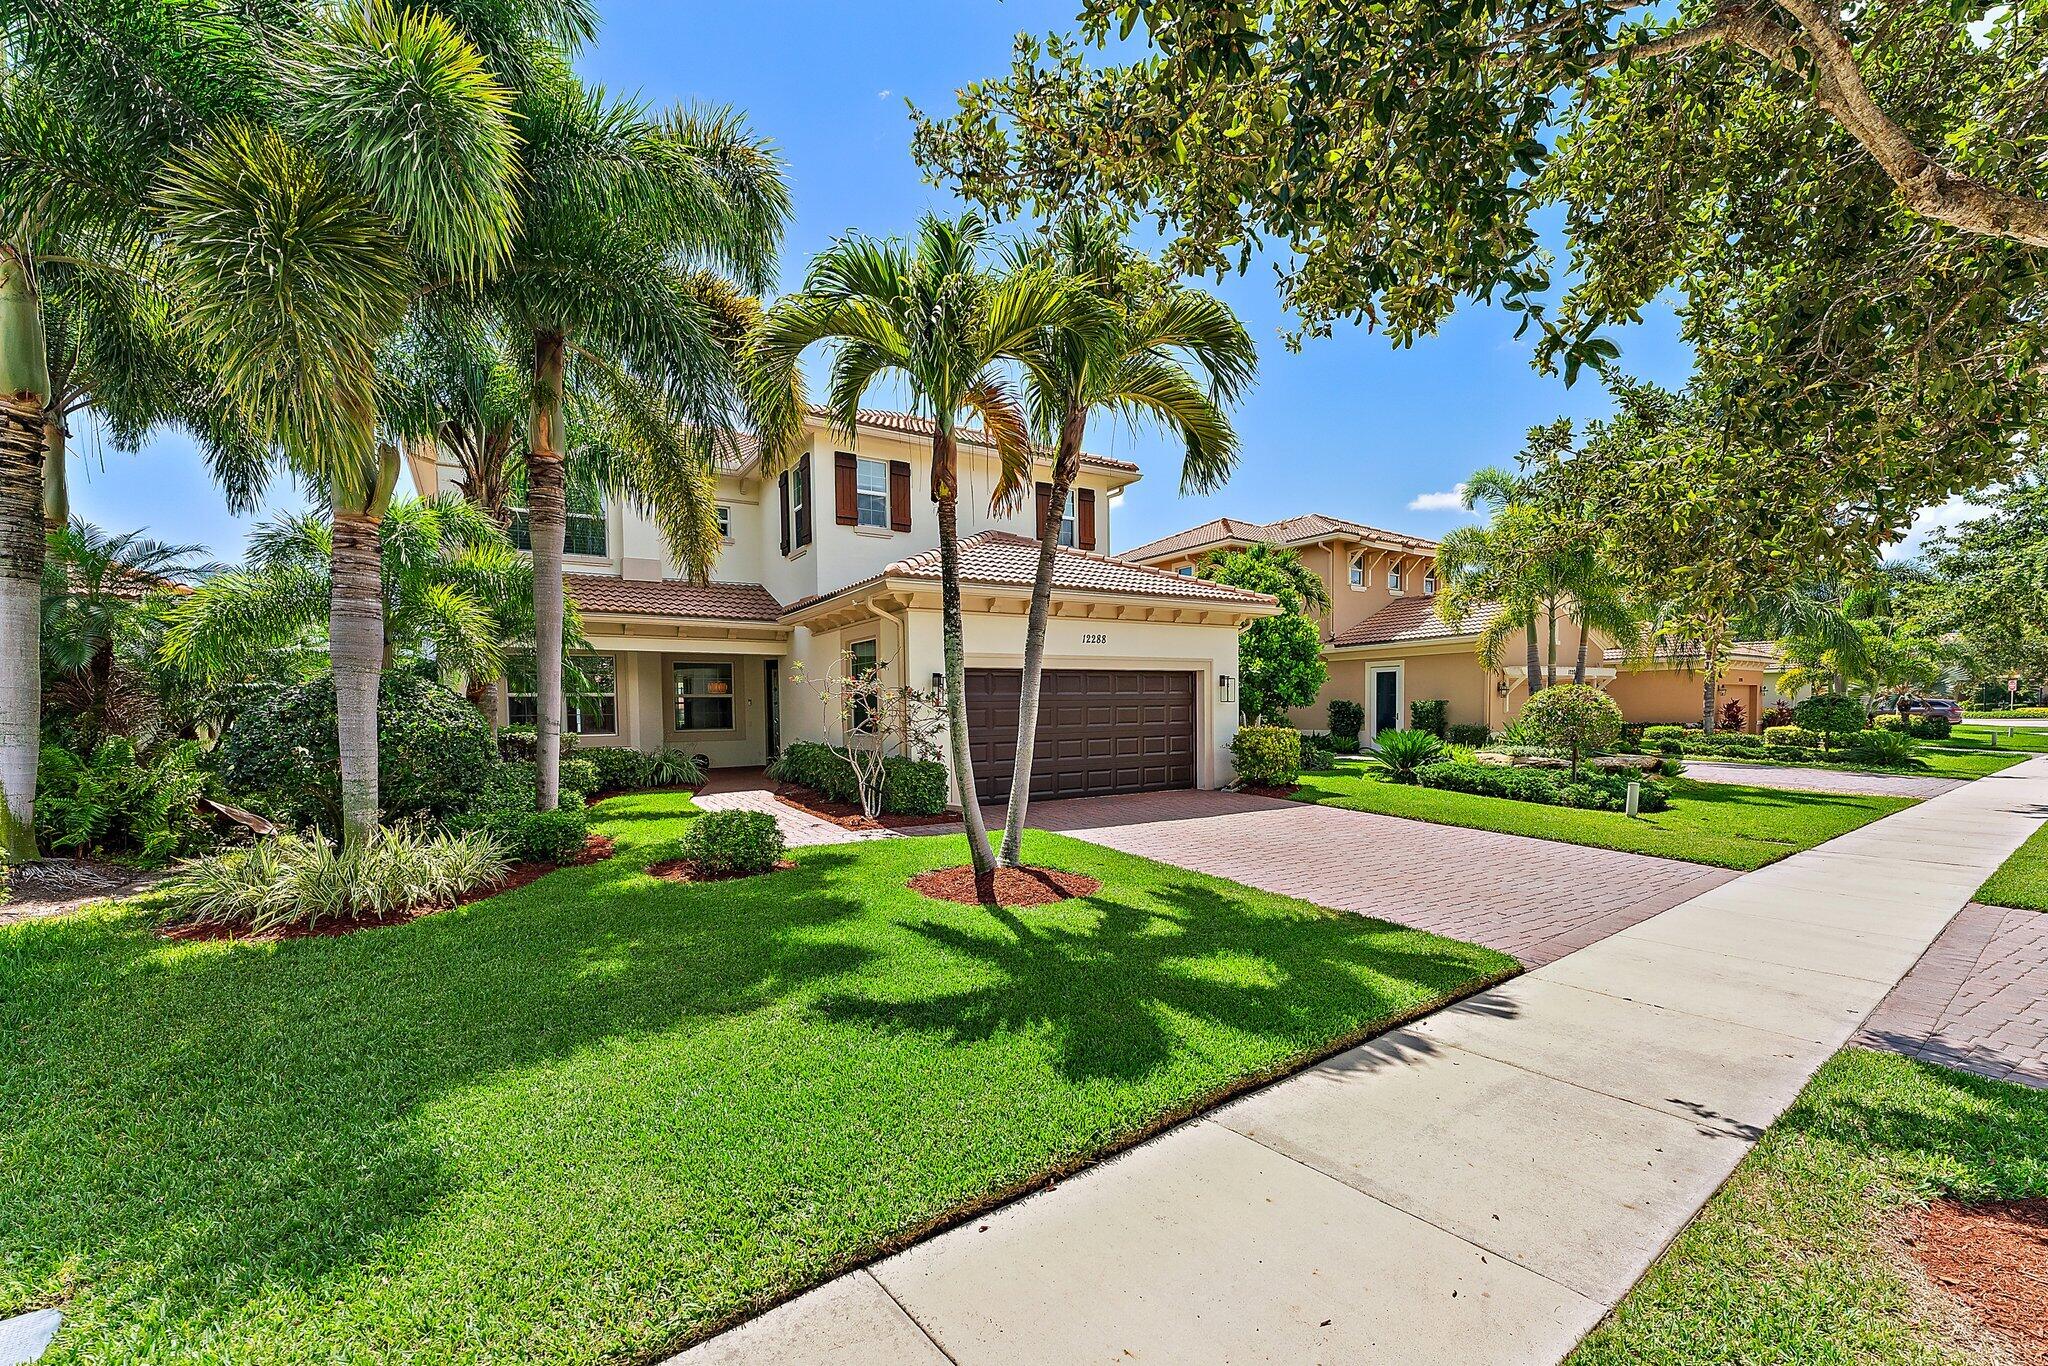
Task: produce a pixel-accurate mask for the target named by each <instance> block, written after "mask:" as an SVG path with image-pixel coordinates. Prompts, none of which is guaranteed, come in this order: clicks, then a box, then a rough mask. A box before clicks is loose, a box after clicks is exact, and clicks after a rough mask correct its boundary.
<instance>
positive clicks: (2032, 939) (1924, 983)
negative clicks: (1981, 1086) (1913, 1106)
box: [1856, 901, 2048, 1087]
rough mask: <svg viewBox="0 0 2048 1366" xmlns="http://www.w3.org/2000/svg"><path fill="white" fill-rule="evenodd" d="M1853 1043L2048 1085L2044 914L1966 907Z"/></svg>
mask: <svg viewBox="0 0 2048 1366" xmlns="http://www.w3.org/2000/svg"><path fill="white" fill-rule="evenodd" d="M1856 1042H1857V1043H1859V1044H1861V1045H1863V1046H1864V1047H1865V1048H1887V1049H1890V1050H1891V1051H1892V1052H1894V1053H1903V1054H1905V1055H1906V1056H1907V1057H1909V1058H1918V1059H1919V1060H1920V1061H1922V1062H1931V1063H1939V1064H1940V1065H1941V1066H1943V1067H1955V1068H1960V1069H1961V1070H1963V1071H1965V1072H1974V1073H1976V1074H1977V1075H1978V1076H1982V1077H1990V1078H1991V1079H1992V1080H1994V1081H2013V1082H2020V1083H2022V1084H2024V1085H2027V1086H2039V1087H2048V912H2042V911H2022V910H2012V909H2009V908H2007V907H2004V906H1984V905H1980V904H1978V903H1977V902H1974V901H1973V902H1971V903H1970V904H1969V905H1967V906H1965V907H1964V908H1963V909H1962V911H1961V912H1960V913H1958V914H1957V916H1956V918H1955V919H1954V920H1952V921H1950V922H1949V926H1948V928H1947V929H1946V930H1944V931H1942V935H1941V938H1939V939H1937V940H1935V941H1934V946H1933V947H1932V948H1930V949H1928V950H1927V952H1926V953H1925V954H1923V955H1921V958H1920V961H1919V962H1918V963H1915V964H1914V965H1913V970H1912V971H1911V972H1909V973H1907V974H1906V979H1905V980H1904V981H1903V982H1900V983H1899V984H1898V986H1896V987H1894V988H1893V989H1892V992H1891V994H1890V995H1889V996H1887V997H1885V998H1884V1003H1883V1004H1882V1005H1880V1006H1879V1007H1878V1008H1877V1009H1876V1011H1874V1012H1873V1013H1872V1014H1871V1017H1870V1021H1869V1023H1868V1024H1866V1025H1865V1026H1864V1028H1863V1032H1862V1033H1861V1034H1859V1035H1858V1036H1857V1038H1856Z"/></svg>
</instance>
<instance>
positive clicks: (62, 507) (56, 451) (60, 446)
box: [43, 406, 71, 531]
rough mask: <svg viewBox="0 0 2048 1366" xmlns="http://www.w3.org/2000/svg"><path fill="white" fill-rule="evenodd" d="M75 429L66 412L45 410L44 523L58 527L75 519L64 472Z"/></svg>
mask: <svg viewBox="0 0 2048 1366" xmlns="http://www.w3.org/2000/svg"><path fill="white" fill-rule="evenodd" d="M70 437H71V432H70V429H69V428H67V427H66V426H65V425H64V415H63V414H62V413H59V412H58V411H57V410H56V409H54V408H51V407H48V406H46V407H44V409H43V525H44V526H45V527H47V528H48V529H49V530H51V531H55V530H57V529H58V528H59V527H62V526H64V525H65V524H66V523H68V522H69V521H70V520H71V485H70V483H69V482H68V481H67V479H66V477H65V473H64V456H65V449H66V447H67V446H68V445H69V444H70Z"/></svg>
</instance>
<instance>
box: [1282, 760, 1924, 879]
mask: <svg viewBox="0 0 2048 1366" xmlns="http://www.w3.org/2000/svg"><path fill="white" fill-rule="evenodd" d="M1666 781H1668V782H1669V785H1670V788H1671V806H1670V809H1668V810H1665V811H1659V812H1657V813H1656V814H1654V815H1646V816H1637V817H1636V818H1635V819H1633V820H1631V819H1629V818H1628V817H1627V816H1624V815H1622V814H1621V813H1620V812H1618V811H1576V810H1573V809H1571V808H1569V807H1562V806H1539V805H1537V804H1536V803H1534V802H1517V801H1509V800H1508V799H1506V798H1503V797H1479V796H1474V795H1472V794H1471V793H1468V792H1440V791H1436V790H1434V789H1431V788H1426V787H1409V786H1405V785H1403V784H1400V783H1392V782H1388V781H1386V780H1385V779H1383V778H1381V777H1379V776H1378V775H1377V774H1376V773H1375V772H1374V771H1373V770H1371V769H1369V768H1367V767H1366V766H1365V765H1363V764H1356V763H1340V764H1339V765H1338V766H1337V768H1336V769H1335V770H1333V771H1330V772H1325V773H1304V774H1302V775H1301V792H1300V793H1299V794H1298V799H1299V800H1302V801H1314V802H1321V803H1323V804H1324V805H1327V806H1345V807H1350V808H1351V809H1352V810H1355V811H1377V812H1380V813H1382V814H1383V815H1388V816H1406V817H1408V818H1409V819H1411V820H1421V821H1435V822H1437V823H1438V824H1440V825H1462V826H1468V827H1470V828H1472V829H1476V830H1499V831H1502V832H1504V833H1506V834H1510V835H1533V836H1535V837H1536V838H1538V839H1546V840H1562V841H1564V842H1565V843H1567V844H1590V845H1594V846H1596V847H1598V848H1602V849H1624V850H1628V851H1630V852H1632V853H1638V854H1657V855H1660V856H1662V857H1664V858H1675V859H1684V860H1686V861H1687V862H1689V863H1710V864H1713V865H1714V866H1716V867H1719V868H1761V867H1762V866H1763V865H1765V864H1766V863H1774V862H1776V861H1777V860H1779V859H1781V858H1783V857H1785V855H1787V854H1792V853H1797V852H1798V851H1799V850H1801V849H1811V848H1812V847H1813V846H1814V845H1816V844H1819V843H1820V842H1821V841H1823V840H1828V839H1833V838H1834V837H1835V836H1836V835H1839V834H1842V833H1844V832H1845V831H1849V830H1854V829H1855V828H1856V827H1857V826H1859V825H1863V824H1865V823H1867V822H1869V821H1874V820H1876V819H1877V818H1878V817H1880V816H1887V815H1890V814H1891V813H1892V812H1894V811H1897V810H1899V809H1900V808H1901V807H1906V806H1911V805H1912V804H1913V803H1912V801H1911V800H1910V799H1908V798H1904V797H1861V796H1851V795H1848V794H1844V793H1833V792H1828V793H1823V792H1781V791H1779V790H1777V789H1776V788H1766V787H1746V786H1743V785H1741V784H1737V783H1696V782H1690V781H1688V780H1686V779H1684V778H1675V779H1669V780H1666Z"/></svg>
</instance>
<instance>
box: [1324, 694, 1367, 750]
mask: <svg viewBox="0 0 2048 1366" xmlns="http://www.w3.org/2000/svg"><path fill="white" fill-rule="evenodd" d="M1364 729H1365V708H1364V707H1361V706H1360V705H1358V703H1356V702H1352V701H1349V700H1347V699H1345V698H1342V697H1333V698H1331V699H1330V738H1331V739H1332V740H1335V741H1336V742H1337V743H1338V744H1339V745H1341V746H1343V748H1344V749H1345V750H1346V751H1349V752H1352V753H1356V752H1357V750H1358V733H1359V732H1360V731H1362V730H1364Z"/></svg>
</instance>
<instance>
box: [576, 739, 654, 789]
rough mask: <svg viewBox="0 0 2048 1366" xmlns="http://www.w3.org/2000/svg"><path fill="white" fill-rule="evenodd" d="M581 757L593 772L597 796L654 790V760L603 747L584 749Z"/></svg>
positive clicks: (631, 751) (620, 748) (624, 749)
mask: <svg viewBox="0 0 2048 1366" xmlns="http://www.w3.org/2000/svg"><path fill="white" fill-rule="evenodd" d="M582 757H583V761H584V762H585V763H587V764H589V765H590V766H591V767H592V768H594V769H596V770H597V788H596V790H597V791H599V792H632V791H636V790H638V789H640V788H643V787H652V786H654V781H653V773H654V760H653V758H652V756H650V755H646V754H642V753H641V752H640V751H639V750H637V749H629V748H627V747H626V746H624V745H607V746H605V747H604V748H603V749H586V750H584V751H583V756H582Z"/></svg>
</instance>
